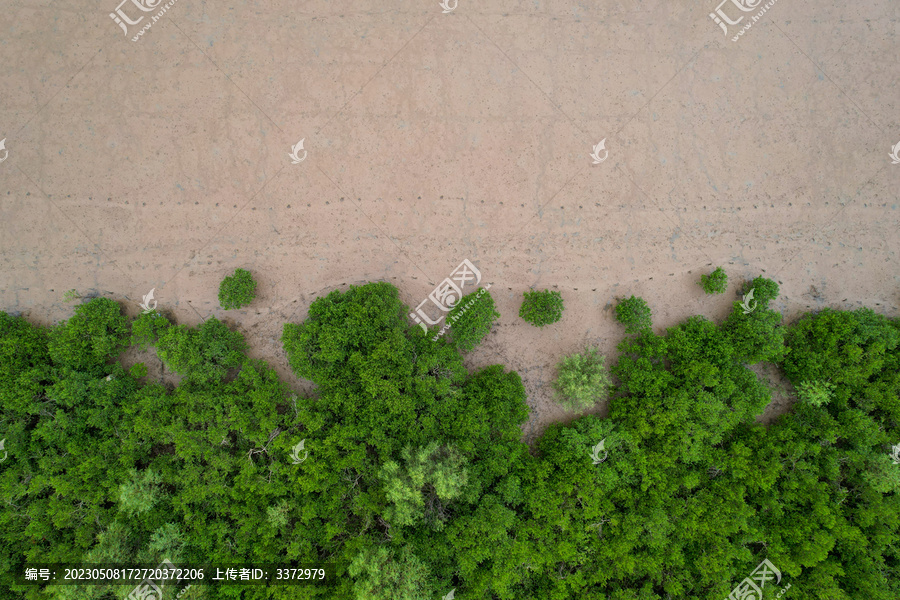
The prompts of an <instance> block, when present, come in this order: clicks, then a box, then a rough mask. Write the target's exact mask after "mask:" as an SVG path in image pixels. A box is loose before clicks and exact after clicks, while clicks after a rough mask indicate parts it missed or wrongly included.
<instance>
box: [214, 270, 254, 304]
mask: <svg viewBox="0 0 900 600" xmlns="http://www.w3.org/2000/svg"><path fill="white" fill-rule="evenodd" d="M254 298H256V281H254V280H253V275H251V274H250V271H247V270H246V269H240V268H238V269H235V270H234V274H232V275H229V276H227V277H226V278H225V279H223V280H222V283H220V284H219V304H220V305H221V306H222V308H224V309H225V310H230V309H232V308H241V307H242V306H247V305H248V304H250V303H251V302H253V299H254Z"/></svg>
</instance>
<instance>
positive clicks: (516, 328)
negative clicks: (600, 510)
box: [0, 0, 900, 440]
mask: <svg viewBox="0 0 900 600" xmlns="http://www.w3.org/2000/svg"><path fill="white" fill-rule="evenodd" d="M144 3H145V5H148V4H149V5H151V6H152V5H155V4H156V0H144ZM748 3H749V4H754V3H755V0H750V1H749V2H748ZM589 4H598V5H602V7H592V6H589ZM716 4H717V2H716V1H715V0H709V1H705V0H704V1H702V2H701V1H690V0H682V1H678V2H672V1H665V2H664V1H662V0H660V1H640V0H622V1H617V2H597V3H583V2H573V1H549V2H543V1H539V0H535V1H529V2H525V1H522V2H516V1H489V2H477V3H476V2H471V1H469V0H459V2H458V5H457V6H456V8H455V9H454V10H452V11H451V12H449V13H443V12H442V9H441V6H440V5H439V3H438V2H437V0H435V1H422V2H409V1H406V2H400V1H388V2H384V1H379V2H367V1H359V0H354V1H353V2H349V1H347V2H325V1H323V0H318V1H313V2H307V3H303V4H302V6H301V5H298V4H297V3H296V2H289V1H287V0H280V1H271V2H240V1H228V0H225V1H223V2H214V3H210V2H199V1H197V0H178V1H177V2H176V3H175V4H174V5H173V6H172V7H171V8H170V9H168V10H167V12H166V13H165V14H163V15H162V16H161V17H160V18H159V19H158V20H157V21H156V22H155V23H153V25H152V27H151V28H150V29H149V30H147V31H146V32H145V34H144V35H143V36H142V37H140V38H139V39H138V41H137V42H132V41H131V37H132V36H133V35H135V33H136V32H137V31H138V30H139V29H140V27H141V26H142V25H143V24H144V23H145V22H148V21H150V16H151V15H155V14H156V12H158V7H157V9H154V11H151V12H146V13H143V12H141V11H140V10H138V9H137V8H135V6H136V5H134V4H133V3H131V2H129V3H128V4H127V6H126V5H125V4H122V5H121V10H122V11H123V12H125V13H126V14H127V15H128V16H129V18H130V19H132V20H135V19H137V17H138V16H141V15H144V16H145V18H144V20H143V22H142V23H140V24H138V25H133V26H129V35H128V36H127V37H126V35H125V32H123V30H122V29H121V28H120V27H119V25H117V24H116V23H115V22H114V21H113V19H111V18H110V17H109V13H111V12H114V11H115V10H116V7H117V0H110V1H108V2H107V1H105V0H104V1H102V2H91V3H88V6H86V7H81V6H78V7H76V6H74V5H61V4H59V3H50V4H49V5H42V4H39V3H36V2H33V1H30V0H29V1H22V2H15V3H10V2H7V3H5V5H4V7H3V10H0V32H2V33H0V53H2V60H0V90H2V98H3V100H2V102H0V139H2V138H6V142H5V148H6V150H7V151H8V156H7V158H6V160H3V162H0V222H2V224H0V309H3V310H6V311H9V312H13V313H19V314H24V315H26V316H28V317H29V318H30V319H31V320H33V321H37V322H42V323H50V322H54V321H56V320H59V319H62V318H66V317H68V316H69V315H70V314H71V305H67V304H64V303H63V302H62V294H63V293H64V292H65V291H66V290H68V289H71V288H75V289H77V290H78V291H79V292H81V293H82V294H84V295H88V294H99V295H103V296H107V297H110V298H113V299H116V300H119V301H122V302H123V304H124V305H125V306H126V307H127V311H128V312H129V314H132V315H135V314H137V313H138V312H139V307H138V305H137V302H139V301H140V300H141V296H142V295H143V294H146V293H147V292H148V291H149V290H150V289H151V288H156V298H157V299H158V301H159V307H160V308H161V309H165V310H167V311H171V314H173V315H174V316H175V317H176V318H177V320H178V321H179V322H183V323H189V324H196V323H199V322H200V321H201V320H202V319H205V318H208V317H209V316H211V315H216V316H218V317H219V318H223V319H227V320H229V321H230V322H231V323H232V324H233V325H234V326H236V327H237V328H239V329H240V330H241V331H242V332H243V333H244V334H245V335H246V337H247V338H248V341H249V342H250V344H251V346H252V352H251V354H252V355H253V356H254V357H259V358H264V359H266V360H268V361H269V362H270V363H271V364H273V365H274V366H275V367H276V368H277V369H278V370H279V372H280V373H281V374H282V376H283V377H285V378H286V379H287V380H288V381H290V382H291V384H292V386H294V387H295V388H296V389H298V390H306V391H309V390H311V386H310V384H309V382H302V381H297V380H296V379H295V378H294V377H293V376H292V375H291V374H290V372H289V370H288V368H287V363H286V360H285V357H284V353H283V351H282V350H281V344H280V342H279V340H278V338H279V337H280V334H281V328H282V325H283V323H284V322H286V321H295V322H299V321H301V320H302V319H303V318H305V316H306V313H307V310H308V306H309V304H310V302H311V301H313V300H314V299H315V298H317V297H320V296H322V295H324V294H326V293H328V292H329V291H331V290H333V289H344V288H346V286H347V285H350V284H361V283H364V282H367V281H375V280H385V281H389V282H391V283H392V284H394V285H396V286H397V287H398V288H399V290H400V293H401V296H402V298H403V300H404V301H405V302H406V303H407V304H409V305H410V306H411V307H414V306H415V305H417V304H418V303H419V302H421V301H422V300H424V299H425V298H426V297H427V295H428V294H429V292H431V291H432V290H433V289H434V288H435V286H437V285H438V284H439V283H440V282H441V281H442V280H443V279H444V278H445V277H448V276H449V275H450V274H451V272H452V271H453V269H454V268H456V266H457V265H459V264H460V263H461V262H462V261H463V260H464V259H468V260H470V261H472V263H473V264H474V265H476V266H477V267H478V269H479V270H480V271H481V274H482V277H483V283H488V282H489V283H491V284H492V286H493V287H492V288H491V293H492V295H493V297H494V299H495V301H496V302H497V305H498V309H499V311H500V312H501V314H502V318H501V319H500V320H499V322H498V325H497V326H496V327H495V331H494V332H493V333H492V334H491V335H490V336H489V338H488V339H487V340H486V341H485V343H484V344H483V345H482V346H481V347H479V348H478V349H477V350H476V351H474V352H472V353H471V354H470V355H469V356H468V357H467V363H468V365H469V366H470V367H472V368H477V367H482V366H486V365H489V364H494V363H502V364H504V365H506V366H507V367H509V368H511V369H515V370H516V371H518V372H519V373H520V374H521V375H522V377H523V379H524V381H525V385H526V387H527V389H528V393H529V404H530V406H531V409H532V418H531V420H530V422H529V423H528V424H527V425H526V426H525V428H524V434H525V438H526V439H528V440H532V439H533V438H534V436H535V435H537V434H539V433H540V432H541V431H542V430H543V428H544V427H545V426H546V424H548V423H550V422H553V421H558V420H565V419H568V418H571V417H572V415H567V414H566V413H565V412H564V411H562V410H561V409H560V408H559V407H558V406H556V405H555V404H554V403H553V402H552V400H551V398H550V394H549V391H550V388H549V384H550V381H551V380H552V378H553V373H554V365H555V364H556V363H557V362H558V360H559V359H560V357H561V356H562V355H564V354H566V353H569V352H572V351H576V350H579V349H581V348H583V347H584V346H585V344H588V343H591V344H597V345H599V347H600V348H601V350H602V351H603V352H604V353H606V354H607V355H608V356H609V359H610V361H612V360H614V359H615V356H616V354H615V346H616V344H617V342H618V340H619V339H620V338H621V336H622V330H621V328H620V326H618V325H617V324H616V323H615V321H614V320H613V318H612V310H611V307H612V306H613V304H614V303H615V301H616V298H618V297H623V296H626V297H627V296H630V295H632V294H635V295H638V296H642V297H644V298H645V299H646V300H647V301H648V303H649V304H650V305H651V307H652V308H653V311H654V322H655V326H656V328H657V330H658V331H661V330H662V328H665V327H669V326H672V325H674V324H676V323H678V322H679V321H681V320H683V319H684V318H686V317H688V316H690V315H693V314H704V315H706V316H707V317H708V318H710V319H713V320H720V319H722V318H724V316H725V315H726V314H727V312H728V311H729V309H730V306H731V304H730V303H731V301H732V300H734V299H736V298H735V290H736V289H737V287H738V285H739V283H740V281H741V280H743V279H745V278H752V277H755V276H757V275H766V276H768V277H771V278H773V279H775V280H776V281H777V282H778V283H779V284H780V285H781V290H782V296H781V297H780V298H779V300H778V302H777V303H776V307H777V308H778V309H779V310H781V311H782V312H783V313H784V315H785V319H786V321H787V322H791V321H793V320H794V319H796V318H797V316H798V315H799V314H801V313H802V312H804V311H806V310H810V309H818V308H822V307H825V306H832V307H837V308H848V309H852V308H856V307H859V306H870V307H873V308H874V309H876V310H877V311H878V312H881V313H883V314H887V315H889V316H896V315H897V314H898V309H897V307H898V304H900V268H898V251H900V199H898V194H897V190H898V189H900V164H897V165H893V164H891V162H892V161H891V158H890V157H889V156H888V155H889V153H890V151H891V148H892V146H894V145H895V144H897V143H898V142H900V61H898V60H897V59H896V57H897V52H898V49H900V3H898V2H896V1H895V0H865V1H861V2H854V3H847V2H838V1H827V2H821V1H816V0H779V1H778V2H776V3H775V4H774V6H772V7H771V8H770V9H769V10H768V11H767V12H766V13H765V14H764V15H763V17H762V18H760V19H759V21H758V22H756V23H755V24H754V25H753V26H752V27H751V28H750V29H749V30H747V31H746V33H745V34H744V35H743V36H742V37H740V38H739V39H738V41H737V42H732V41H731V37H732V35H734V34H735V33H736V32H737V30H738V29H739V28H740V27H739V26H731V27H730V34H731V35H726V34H724V33H723V31H722V30H721V29H720V28H719V26H718V25H716V23H714V22H713V20H712V19H711V18H710V17H709V13H711V12H713V11H714V10H715V9H716V8H717V6H716ZM727 4H728V5H727V6H726V5H722V6H721V8H722V10H723V11H725V12H726V13H727V14H728V15H729V16H730V18H732V19H736V18H737V17H738V16H740V15H741V14H743V15H745V19H744V21H745V22H746V21H748V20H749V19H750V17H751V16H752V15H755V14H756V13H757V12H758V10H754V11H753V12H747V13H741V11H739V10H738V9H736V8H735V7H734V5H733V4H732V3H731V2H728V3H727ZM762 5H763V3H761V4H760V6H762ZM451 6H452V4H451ZM301 139H303V140H304V145H303V151H301V152H299V155H300V156H305V159H304V160H303V161H302V162H300V163H299V164H291V159H290V158H289V156H288V153H289V152H290V151H291V147H292V146H294V145H295V144H297V142H299V141H300V140H301ZM601 139H605V140H606V143H605V147H606V150H607V151H608V156H607V158H606V159H605V160H604V161H603V162H601V163H600V164H593V161H592V159H591V157H590V156H589V154H590V152H591V150H592V147H593V146H594V145H596V144H597V143H598V142H600V141H601ZM3 152H4V151H2V150H0V158H2V157H3ZM304 152H305V153H306V154H305V155H304V154H303V153H304ZM601 157H602V152H601ZM718 265H721V266H723V267H725V268H726V270H727V272H728V274H729V277H730V286H729V291H728V293H726V294H725V295H722V296H715V297H712V296H710V297H707V296H705V295H704V294H703V292H702V290H701V288H700V287H699V286H698V285H697V284H696V282H697V281H698V279H699V276H700V274H701V273H705V272H709V271H711V270H712V269H713V268H714V267H715V266H718ZM236 267H243V268H246V269H249V270H251V271H252V272H253V274H254V276H255V277H256V279H257V280H258V281H259V287H258V289H259V295H258V298H257V300H256V301H255V302H254V304H253V305H251V307H249V308H248V309H246V310H238V311H223V310H221V309H219V308H218V306H217V305H218V301H217V290H218V284H219V281H220V280H221V279H222V278H223V277H224V276H226V275H228V274H230V273H231V272H232V271H233V270H234V269H235V268H236ZM532 287H533V288H535V289H544V288H549V289H555V290H559V291H560V292H561V293H562V296H563V298H564V300H565V303H566V311H565V313H564V316H563V319H562V320H561V321H560V322H559V323H556V324H555V325H553V326H550V327H546V328H544V329H543V330H539V329H536V328H533V327H532V326H530V325H528V324H526V323H525V322H523V321H522V320H520V319H519V318H518V308H519V303H520V301H521V297H522V292H523V291H525V290H528V289H530V288H532ZM465 291H468V290H465ZM150 363H152V364H151V365H150V366H151V367H152V366H153V364H157V366H158V361H157V360H156V359H155V358H154V359H152V360H151V361H150ZM764 371H765V369H760V372H761V373H763V372H764ZM789 403H790V392H789V390H787V391H783V392H779V394H778V395H777V402H773V406H770V409H769V411H768V412H767V418H768V417H770V416H771V415H772V414H774V413H777V411H779V410H784V409H786V407H787V406H789ZM598 410H601V411H602V410H605V407H598Z"/></svg>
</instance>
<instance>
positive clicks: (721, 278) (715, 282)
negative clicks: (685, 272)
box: [700, 267, 728, 294]
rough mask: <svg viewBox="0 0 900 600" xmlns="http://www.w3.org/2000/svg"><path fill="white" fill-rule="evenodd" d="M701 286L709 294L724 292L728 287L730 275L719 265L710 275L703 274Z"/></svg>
mask: <svg viewBox="0 0 900 600" xmlns="http://www.w3.org/2000/svg"><path fill="white" fill-rule="evenodd" d="M700 286H701V287H702V288H703V291H704V292H706V293H707V294H724V293H725V290H726V289H728V275H727V274H726V273H725V269H723V268H722V267H718V268H716V270H715V271H713V272H712V273H710V274H709V275H701V276H700Z"/></svg>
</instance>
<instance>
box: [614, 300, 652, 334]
mask: <svg viewBox="0 0 900 600" xmlns="http://www.w3.org/2000/svg"><path fill="white" fill-rule="evenodd" d="M616 321H618V322H619V323H621V324H622V325H624V326H625V333H640V332H642V331H646V330H648V329H650V328H651V327H652V325H653V322H652V321H651V320H650V307H649V306H647V303H646V302H645V301H644V299H643V298H638V297H636V296H632V297H631V298H627V299H625V300H622V301H621V302H619V304H618V305H617V306H616Z"/></svg>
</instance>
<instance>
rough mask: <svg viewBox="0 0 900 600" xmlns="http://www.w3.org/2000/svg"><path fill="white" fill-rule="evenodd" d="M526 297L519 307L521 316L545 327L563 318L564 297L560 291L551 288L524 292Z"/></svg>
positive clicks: (538, 325)
mask: <svg viewBox="0 0 900 600" xmlns="http://www.w3.org/2000/svg"><path fill="white" fill-rule="evenodd" d="M523 295H524V296H525V299H524V300H522V306H520V307H519V316H520V317H522V318H523V319H525V320H526V321H528V322H529V323H531V324H532V325H534V326H535V327H543V326H544V325H550V324H551V323H556V322H557V321H559V320H560V319H561V318H562V313H563V308H564V307H563V299H562V294H560V293H559V292H552V291H550V290H544V291H542V292H541V291H531V292H523Z"/></svg>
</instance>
